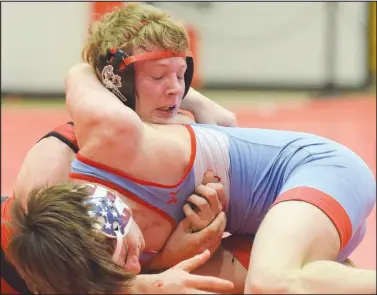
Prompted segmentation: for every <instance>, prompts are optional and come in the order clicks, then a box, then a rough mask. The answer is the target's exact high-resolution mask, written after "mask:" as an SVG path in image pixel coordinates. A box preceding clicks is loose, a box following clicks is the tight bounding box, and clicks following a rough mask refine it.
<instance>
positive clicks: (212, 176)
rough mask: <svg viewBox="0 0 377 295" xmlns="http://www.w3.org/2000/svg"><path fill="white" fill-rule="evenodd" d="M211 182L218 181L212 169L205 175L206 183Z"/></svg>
mask: <svg viewBox="0 0 377 295" xmlns="http://www.w3.org/2000/svg"><path fill="white" fill-rule="evenodd" d="M210 182H216V178H215V174H214V173H213V172H212V171H208V172H207V173H206V174H204V177H203V184H204V185H205V184H207V183H210Z"/></svg>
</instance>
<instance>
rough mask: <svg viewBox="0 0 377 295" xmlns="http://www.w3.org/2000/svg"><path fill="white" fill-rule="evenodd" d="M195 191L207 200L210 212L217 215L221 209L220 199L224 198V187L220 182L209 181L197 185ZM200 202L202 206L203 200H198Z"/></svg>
mask: <svg viewBox="0 0 377 295" xmlns="http://www.w3.org/2000/svg"><path fill="white" fill-rule="evenodd" d="M195 193H196V194H198V195H200V196H202V197H204V198H205V199H206V200H207V202H208V204H209V206H210V208H211V210H212V212H213V213H214V214H215V215H217V214H218V213H220V212H221V211H222V210H223V207H222V200H224V199H225V192H224V187H223V185H222V184H220V183H209V184H207V185H198V186H197V187H196V188H195ZM219 197H220V198H221V199H220V198H219ZM189 199H190V198H189ZM189 199H188V200H189ZM205 199H204V201H205ZM207 202H206V203H207ZM200 204H201V205H202V206H204V203H203V202H200ZM195 205H198V204H196V203H195ZM200 209H201V208H200Z"/></svg>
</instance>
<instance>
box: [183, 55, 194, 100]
mask: <svg viewBox="0 0 377 295" xmlns="http://www.w3.org/2000/svg"><path fill="white" fill-rule="evenodd" d="M186 64H187V69H186V72H185V76H184V78H185V93H184V94H183V97H182V99H184V98H185V96H186V95H187V93H188V91H189V90H190V87H191V83H192V78H193V77H194V60H193V58H192V57H191V56H187V57H186Z"/></svg>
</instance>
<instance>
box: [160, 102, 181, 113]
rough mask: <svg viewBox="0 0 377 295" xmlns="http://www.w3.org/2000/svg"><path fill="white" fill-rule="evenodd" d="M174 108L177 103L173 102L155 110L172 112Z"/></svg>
mask: <svg viewBox="0 0 377 295" xmlns="http://www.w3.org/2000/svg"><path fill="white" fill-rule="evenodd" d="M176 108H177V105H175V104H174V105H169V106H164V107H161V108H158V109H157V110H159V111H162V112H166V113H172V112H174V111H175V109H176Z"/></svg>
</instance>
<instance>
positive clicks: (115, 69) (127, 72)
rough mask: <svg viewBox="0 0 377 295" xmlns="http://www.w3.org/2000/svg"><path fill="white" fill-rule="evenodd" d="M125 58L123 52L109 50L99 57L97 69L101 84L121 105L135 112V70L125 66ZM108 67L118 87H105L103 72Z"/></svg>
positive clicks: (125, 55)
mask: <svg viewBox="0 0 377 295" xmlns="http://www.w3.org/2000/svg"><path fill="white" fill-rule="evenodd" d="M127 57H128V55H127V54H126V53H125V52H124V51H123V50H120V49H118V50H113V49H109V50H108V51H107V53H106V55H101V56H100V57H99V62H98V67H97V69H98V72H99V73H100V75H101V78H100V80H101V82H102V84H103V85H104V86H105V87H107V88H108V89H109V90H110V91H112V92H113V93H114V94H115V95H116V96H117V97H118V98H119V100H120V101H121V102H122V103H123V104H125V105H126V106H128V107H129V108H131V109H133V110H135V70H134V65H133V64H130V65H128V66H126V65H125V63H124V59H125V58H127ZM108 66H110V67H111V68H108V69H109V70H110V71H111V75H114V76H118V77H119V82H120V84H119V85H111V84H110V85H106V82H107V81H106V77H104V75H106V74H105V71H106V67H108ZM104 70H105V71H104ZM114 86H115V87H114ZM116 86H118V87H116Z"/></svg>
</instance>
